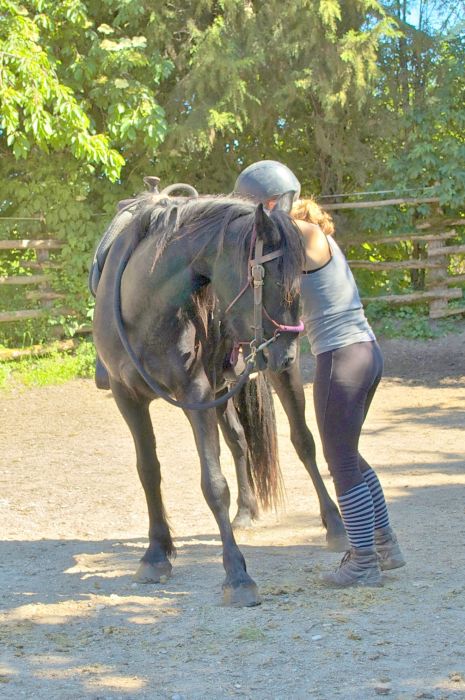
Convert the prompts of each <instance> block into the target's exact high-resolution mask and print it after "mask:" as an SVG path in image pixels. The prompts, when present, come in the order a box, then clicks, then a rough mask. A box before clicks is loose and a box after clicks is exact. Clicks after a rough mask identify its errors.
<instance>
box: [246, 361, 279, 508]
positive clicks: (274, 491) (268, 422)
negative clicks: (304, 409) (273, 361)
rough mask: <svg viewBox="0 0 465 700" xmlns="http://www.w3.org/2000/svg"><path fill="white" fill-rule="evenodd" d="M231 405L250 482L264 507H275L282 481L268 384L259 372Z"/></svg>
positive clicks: (272, 405)
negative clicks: (244, 444) (242, 437)
mask: <svg viewBox="0 0 465 700" xmlns="http://www.w3.org/2000/svg"><path fill="white" fill-rule="evenodd" d="M234 405H235V407H236V411H237V413H238V416H239V420H240V422H241V424H242V427H243V429H244V433H245V438H246V440H247V446H248V454H247V473H248V476H249V482H250V485H251V487H252V489H253V491H254V493H255V495H256V496H257V497H258V499H259V501H260V504H261V505H262V507H263V508H265V509H269V508H276V507H277V506H278V505H279V504H280V503H282V501H283V497H284V485H283V480H282V475H281V468H280V466H279V455H278V435H277V430H276V415H275V411H274V404H273V396H272V393H271V385H270V383H269V381H268V379H267V378H266V377H265V376H264V375H263V373H262V372H259V374H258V376H257V377H255V378H253V379H251V380H250V381H248V382H246V384H245V386H244V387H243V388H242V389H241V391H240V392H239V393H238V394H237V395H236V396H235V397H234Z"/></svg>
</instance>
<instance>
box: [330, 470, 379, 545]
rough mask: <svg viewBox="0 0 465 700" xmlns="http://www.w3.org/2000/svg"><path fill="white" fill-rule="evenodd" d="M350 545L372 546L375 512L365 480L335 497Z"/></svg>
mask: <svg viewBox="0 0 465 700" xmlns="http://www.w3.org/2000/svg"><path fill="white" fill-rule="evenodd" d="M337 501H338V503H339V508H340V510H341V515H342V520H343V522H344V527H345V529H346V532H347V537H348V538H349V542H350V545H351V547H359V548H364V547H374V543H375V540H374V537H375V535H374V526H375V512H374V508H373V499H372V497H371V493H370V489H369V488H368V486H367V484H366V483H365V481H362V483H361V484H357V486H354V487H353V488H351V489H349V491H346V493H344V494H342V496H338V499H337Z"/></svg>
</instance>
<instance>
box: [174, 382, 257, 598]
mask: <svg viewBox="0 0 465 700" xmlns="http://www.w3.org/2000/svg"><path fill="white" fill-rule="evenodd" d="M195 398H196V399H197V400H199V398H200V400H202V398H205V397H204V396H201V397H199V396H198V395H197V396H196V397H195ZM186 415H187V417H188V419H189V422H190V424H191V426H192V430H193V432H194V437H195V442H196V445H197V451H198V453H199V457H200V464H201V469H202V482H201V483H202V492H203V494H204V496H205V500H206V501H207V503H208V505H209V506H210V509H211V511H212V513H213V515H214V516H215V520H216V522H217V523H218V527H219V530H220V534H221V540H222V543H223V565H224V568H225V571H226V578H225V581H224V583H223V601H224V603H225V604H226V605H237V606H252V605H258V604H259V603H260V597H259V595H258V590H257V586H256V584H255V582H254V581H253V580H252V578H251V577H250V576H249V575H248V573H247V569H246V565H245V560H244V557H243V556H242V553H241V551H240V549H239V547H238V546H237V544H236V541H235V539H234V533H233V529H232V525H231V521H230V519H229V506H230V495H229V488H228V484H227V483H226V479H225V478H224V476H223V474H222V473H221V467H220V461H219V458H220V440H219V433H218V423H217V417H216V413H215V411H214V410H213V409H210V410H205V411H186Z"/></svg>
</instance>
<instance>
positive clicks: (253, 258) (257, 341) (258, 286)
mask: <svg viewBox="0 0 465 700" xmlns="http://www.w3.org/2000/svg"><path fill="white" fill-rule="evenodd" d="M282 255H283V249H282V248H278V249H277V250H273V251H271V253H266V254H265V255H263V240H262V239H261V238H258V237H257V227H256V226H254V227H253V231H252V236H251V240H250V251H249V257H248V264H247V282H246V283H245V285H244V286H243V287H242V289H241V291H240V292H239V294H237V296H235V297H234V299H233V300H232V301H231V303H230V304H228V306H227V307H226V309H225V312H224V314H225V315H226V314H227V313H228V312H229V311H230V310H231V309H232V307H233V306H234V304H235V303H236V302H237V301H239V299H240V298H241V297H242V295H243V294H245V292H246V291H247V290H248V289H249V287H252V288H253V294H254V325H253V326H252V328H253V330H254V334H255V336H254V339H253V340H252V341H237V342H236V343H235V345H234V347H235V350H236V351H237V349H238V348H239V347H240V346H241V345H249V346H250V355H248V357H247V358H246V360H248V359H249V358H251V359H252V361H254V362H255V360H256V356H257V353H259V352H261V351H262V350H263V349H264V348H266V347H267V346H268V345H270V344H271V343H274V342H275V341H276V340H277V339H278V338H279V336H280V334H281V333H282V332H288V333H301V332H302V331H303V330H304V324H303V322H302V321H301V322H300V323H299V324H298V325H297V326H287V325H284V324H282V323H278V322H277V321H275V320H274V319H273V318H272V317H271V316H270V314H269V313H268V311H267V310H266V309H265V307H264V305H263V285H264V279H265V268H264V266H263V265H264V263H267V262H269V261H270V260H275V259H276V258H280V257H282ZM263 316H265V317H266V318H267V319H268V320H269V321H270V322H271V323H272V324H273V326H275V328H276V330H275V332H274V333H273V335H272V337H271V338H269V339H268V340H264V339H263V337H264V331H263Z"/></svg>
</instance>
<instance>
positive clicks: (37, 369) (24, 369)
mask: <svg viewBox="0 0 465 700" xmlns="http://www.w3.org/2000/svg"><path fill="white" fill-rule="evenodd" d="M94 366H95V349H94V346H93V343H91V342H88V341H85V342H82V343H80V345H78V347H77V348H76V350H74V351H73V353H70V354H68V353H63V352H58V351H56V350H53V348H52V349H51V352H50V354H49V355H46V356H45V357H28V358H24V359H22V360H11V361H8V362H2V363H0V389H12V388H14V387H15V386H25V387H30V386H48V385H52V384H64V383H65V382H67V381H69V380H70V379H75V378H76V377H91V376H92V375H93V372H94Z"/></svg>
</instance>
